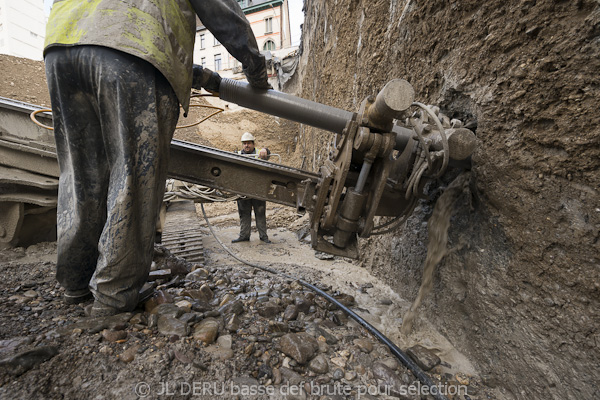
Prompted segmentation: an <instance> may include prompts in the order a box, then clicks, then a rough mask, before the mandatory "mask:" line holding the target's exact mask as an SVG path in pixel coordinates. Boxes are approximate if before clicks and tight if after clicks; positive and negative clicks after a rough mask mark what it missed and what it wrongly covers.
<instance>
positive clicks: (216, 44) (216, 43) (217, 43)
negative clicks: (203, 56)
mask: <svg viewBox="0 0 600 400" xmlns="http://www.w3.org/2000/svg"><path fill="white" fill-rule="evenodd" d="M220 44H221V43H220V42H219V41H218V40H217V38H215V43H214V45H215V46H218V45H220Z"/></svg>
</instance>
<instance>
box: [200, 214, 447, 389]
mask: <svg viewBox="0 0 600 400" xmlns="http://www.w3.org/2000/svg"><path fill="white" fill-rule="evenodd" d="M200 207H201V209H202V215H203V216H204V220H205V221H206V225H207V226H208V229H210V232H211V233H212V235H213V236H214V238H215V239H216V240H217V242H218V243H219V244H220V245H221V247H223V248H224V249H225V251H226V252H227V253H229V255H231V256H232V257H233V258H235V259H236V260H238V261H239V262H241V263H244V264H246V265H249V266H251V267H254V268H258V269H260V270H263V271H266V272H269V273H271V274H275V275H280V276H284V277H286V278H288V279H292V280H295V281H298V283H300V284H301V285H302V286H304V287H306V288H308V289H310V290H312V291H313V292H315V293H317V294H319V295H320V296H321V297H323V298H325V299H326V300H327V301H329V302H330V303H333V304H335V305H336V306H337V307H338V308H340V309H341V310H342V311H343V312H345V313H346V314H347V315H348V316H349V317H351V318H352V319H353V320H355V321H356V322H358V323H359V324H360V325H361V326H362V327H363V328H365V329H366V330H367V331H369V332H370V333H371V334H372V335H373V336H375V337H376V338H377V339H379V341H380V342H381V343H383V344H385V345H386V346H387V347H388V348H389V349H390V351H391V352H392V354H393V355H394V356H396V358H397V359H398V360H400V362H401V363H402V364H404V366H405V367H406V368H408V369H409V370H410V371H411V372H412V373H413V375H414V376H415V377H416V378H417V379H418V380H419V381H420V382H421V383H422V384H423V385H425V386H428V387H429V393H430V394H431V395H432V396H433V397H434V398H435V399H436V400H448V399H447V398H446V396H444V395H442V394H441V393H440V392H439V390H437V389H438V388H437V386H436V385H435V384H434V383H433V381H432V380H431V379H430V378H429V376H427V374H425V372H423V370H421V368H419V366H418V365H417V364H416V363H415V362H414V361H413V360H411V359H410V358H409V357H408V355H407V354H406V353H405V352H403V351H402V350H400V348H399V347H398V346H396V345H395V344H394V342H392V341H391V340H390V339H388V338H387V337H386V336H385V335H384V334H383V333H381V332H379V331H378V330H377V329H376V328H375V327H374V326H373V325H371V324H369V323H368V322H367V321H365V320H364V319H363V318H361V317H360V316H359V315H358V314H356V313H355V312H354V311H352V310H351V309H349V308H348V307H346V306H345V305H343V304H342V303H340V302H339V301H337V300H336V299H334V298H333V297H332V296H330V295H329V294H327V293H325V292H324V291H323V290H321V289H319V288H318V287H316V286H314V285H312V284H310V283H308V282H305V281H303V280H302V279H298V278H296V277H294V276H291V275H288V274H286V273H284V272H281V271H277V270H275V269H273V268H269V267H264V266H262V265H258V264H254V263H251V262H248V261H246V260H243V259H241V258H239V257H238V256H237V255H235V254H234V253H233V252H232V251H231V250H230V249H229V248H228V247H227V246H225V244H224V243H223V242H222V241H221V239H219V237H218V236H217V234H216V233H215V231H214V230H213V227H212V225H211V224H210V222H209V221H208V217H207V216H206V212H205V211H204V204H202V203H200ZM433 388H435V389H433Z"/></svg>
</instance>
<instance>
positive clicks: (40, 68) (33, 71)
mask: <svg viewBox="0 0 600 400" xmlns="http://www.w3.org/2000/svg"><path fill="white" fill-rule="evenodd" d="M0 71H2V73H1V74H0V96H1V97H8V98H11V99H14V100H19V101H24V102H26V103H32V104H37V105H40V106H42V107H48V108H49V107H50V94H49V93H48V86H47V85H46V70H45V69H44V62H43V61H35V60H30V59H28V58H19V57H13V56H8V55H6V54H0Z"/></svg>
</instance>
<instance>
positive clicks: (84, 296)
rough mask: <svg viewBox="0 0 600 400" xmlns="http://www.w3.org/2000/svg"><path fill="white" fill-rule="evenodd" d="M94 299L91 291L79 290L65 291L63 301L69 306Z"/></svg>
mask: <svg viewBox="0 0 600 400" xmlns="http://www.w3.org/2000/svg"><path fill="white" fill-rule="evenodd" d="M91 298H92V292H90V289H88V288H85V289H78V290H69V289H67V290H65V294H64V295H63V300H64V301H65V303H67V304H79V303H83V302H84V301H86V300H89V299H91Z"/></svg>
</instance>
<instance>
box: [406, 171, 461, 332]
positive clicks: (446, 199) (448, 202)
mask: <svg viewBox="0 0 600 400" xmlns="http://www.w3.org/2000/svg"><path fill="white" fill-rule="evenodd" d="M470 179H471V173H470V172H464V173H462V174H460V175H459V176H458V177H456V179H454V180H453V181H452V183H451V184H450V185H449V186H448V187H447V188H446V190H445V191H444V193H442V195H441V196H440V198H439V199H438V200H437V202H436V203H435V207H434V209H433V214H432V215H431V218H429V221H428V222H427V232H428V234H429V242H428V243H427V256H426V257H425V264H424V266H423V280H422V281H421V287H420V288H419V293H418V294H417V297H416V298H415V301H414V302H413V304H412V306H411V307H410V309H409V310H408V311H407V312H406V314H405V315H404V318H403V319H402V327H401V328H400V332H401V333H402V334H403V335H408V334H409V333H410V332H411V330H412V325H413V322H414V319H415V316H416V311H417V309H418V308H419V306H420V305H421V302H422V301H423V299H424V298H425V296H427V294H428V293H429V292H430V291H431V288H432V287H433V272H434V271H435V267H436V265H438V264H439V262H440V261H442V258H444V256H445V255H446V253H447V250H446V245H447V243H448V228H449V227H450V217H451V216H452V211H453V209H454V202H455V201H456V199H458V197H459V196H460V195H461V194H462V193H463V191H464V190H466V189H467V187H468V185H469V180H470Z"/></svg>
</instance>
